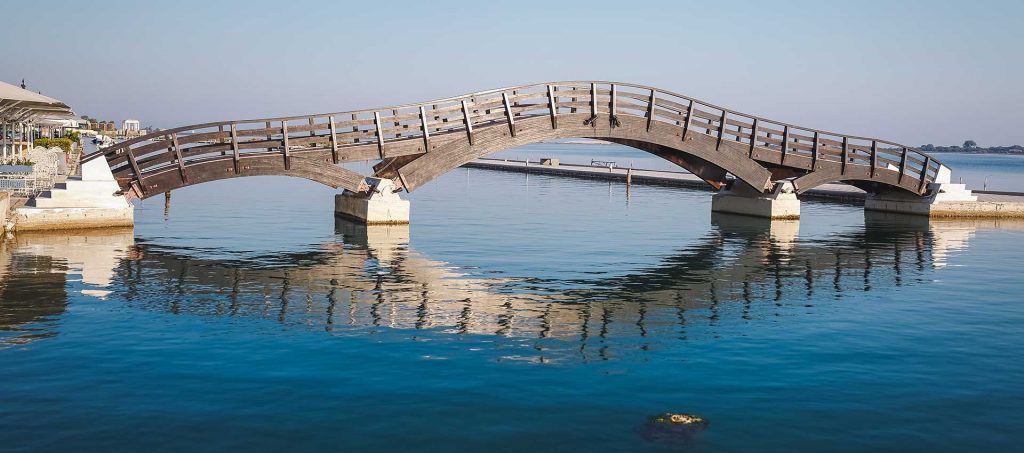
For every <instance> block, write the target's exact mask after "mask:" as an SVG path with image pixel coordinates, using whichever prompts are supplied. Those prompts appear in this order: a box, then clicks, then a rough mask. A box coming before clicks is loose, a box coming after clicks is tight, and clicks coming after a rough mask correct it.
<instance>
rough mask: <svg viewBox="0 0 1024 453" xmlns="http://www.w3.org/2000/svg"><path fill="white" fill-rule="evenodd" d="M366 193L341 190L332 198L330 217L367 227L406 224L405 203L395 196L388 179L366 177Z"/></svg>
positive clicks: (407, 219) (407, 205)
mask: <svg viewBox="0 0 1024 453" xmlns="http://www.w3.org/2000/svg"><path fill="white" fill-rule="evenodd" d="M367 182H368V183H369V184H370V190H369V191H368V192H367V193H365V194H364V193H354V192H350V191H347V190H346V191H345V192H344V193H342V194H338V195H335V196H334V214H335V215H336V216H340V217H343V218H347V219H350V220H354V221H357V222H360V223H365V224H367V225H401V224H407V223H409V200H403V199H402V198H401V197H399V196H398V192H397V191H396V190H395V185H394V183H393V182H392V181H391V180H390V179H376V178H367Z"/></svg>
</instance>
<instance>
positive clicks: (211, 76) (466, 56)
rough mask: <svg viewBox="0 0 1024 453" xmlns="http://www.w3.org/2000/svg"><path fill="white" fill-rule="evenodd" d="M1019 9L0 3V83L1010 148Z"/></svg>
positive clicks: (439, 0)
mask: <svg viewBox="0 0 1024 453" xmlns="http://www.w3.org/2000/svg"><path fill="white" fill-rule="evenodd" d="M1022 25H1024V1H1020V0H1015V1H972V2H966V1H963V2H943V1H898V0H890V1H878V2H872V1H856V2H831V1H830V2H821V1H808V2H801V1H788V2H775V3H769V2H756V1H750V2H747V1H727V0H716V1H706V0H705V1H698V2H687V1H681V0H676V1H665V2H662V1H621V0H620V1H616V2H603V1H597V0H592V1H586V2H581V1H575V2H557V1H554V0H548V1H527V0H515V1H506V2H490V1H479V0H477V1H474V2H449V1H443V0H432V1H409V2H406V1H400V0H391V1H387V2H382V1H363V2H342V1H324V0H320V1H315V2H307V1H299V0H291V1H285V2H282V1H274V2H269V1H259V0H249V1H238V2H231V1H210V0H206V1H173V2H172V1H165V2H139V1H133V2H121V1H102V2H83V1H73V2H72V1H68V2H64V1H48V2H45V6H43V3H41V2H25V1H19V2H13V1H11V2H8V1H7V0H4V2H3V4H2V5H0V49H3V50H0V55H2V58H0V80H3V81H6V82H8V83H13V84H20V83H21V79H22V78H24V79H25V80H26V82H27V84H28V86H29V88H30V89H32V90H33V91H41V92H42V93H43V94H45V95H48V96H51V97H55V98H57V99H60V100H62V101H65V102H66V103H68V104H69V105H71V106H72V108H74V109H75V111H76V112H77V113H78V114H85V115H89V116H91V117H96V118H100V119H109V120H115V121H117V122H118V123H120V121H121V120H123V119H125V118H135V119H139V120H141V121H142V123H143V125H144V126H149V125H151V126H156V127H163V128H169V127H175V126H182V125H187V124H194V123H200V122H206V121H219V120H231V119H244V118H259V117H265V116H284V115H303V114H312V113H320V112H331V111H344V110H356V109H364V108H374V107H386V106H388V105H393V104H402V103H410V102H418V101H426V100H430V99H436V98H442V97H448V96H455V95H459V94H465V93H470V92H475V91H481V90H486V89H491V88H498V87H503V86H509V85H520V84H527V83H535V82H549V81H558V80H613V81H621V82H632V83H639V84H644V85H650V86H655V87H658V88H662V89H665V90H669V91H674V92H677V93H682V94H685V95H688V96H692V97H695V98H697V99H702V100H704V101H707V102H711V103H715V104H718V105H722V106H725V107H727V108H730V109H733V110H736V111H740V112H745V113H749V114H755V115H759V116H762V117H767V118H772V119H776V120H779V121H785V122H790V123H795V124H799V125H802V126H806V127H811V128H817V129H825V130H831V131H836V132H841V133H848V134H855V135H862V136H874V137H878V138H882V139H886V140H893V141H897V142H900V143H906V144H910V145H921V144H926V143H934V144H936V145H940V144H941V145H949V144H960V143H963V141H964V140H967V139H973V140H975V141H977V142H978V144H979V145H981V146H996V145H1010V144H1022V143H1024V109H1022V104H1024V86H1022V85H1021V81H1022V80H1024V58H1022V57H1024V27H1022Z"/></svg>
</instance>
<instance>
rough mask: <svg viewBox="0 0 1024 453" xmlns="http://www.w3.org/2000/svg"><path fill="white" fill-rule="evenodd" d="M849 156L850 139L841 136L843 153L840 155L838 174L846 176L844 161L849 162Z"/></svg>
mask: <svg viewBox="0 0 1024 453" xmlns="http://www.w3.org/2000/svg"><path fill="white" fill-rule="evenodd" d="M849 154H850V138H849V137H846V136H843V152H842V154H841V156H842V159H843V162H842V165H840V167H839V174H841V175H845V174H846V161H848V160H850V157H849Z"/></svg>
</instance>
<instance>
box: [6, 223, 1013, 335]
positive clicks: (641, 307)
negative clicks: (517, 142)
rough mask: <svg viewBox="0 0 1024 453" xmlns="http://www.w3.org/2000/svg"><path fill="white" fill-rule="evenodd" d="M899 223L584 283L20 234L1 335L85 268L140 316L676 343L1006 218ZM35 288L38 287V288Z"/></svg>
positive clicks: (866, 276) (344, 248) (366, 248)
mask: <svg viewBox="0 0 1024 453" xmlns="http://www.w3.org/2000/svg"><path fill="white" fill-rule="evenodd" d="M905 221H906V219H903V218H900V219H899V220H897V221H895V222H890V221H888V220H887V218H885V217H882V218H874V217H869V218H868V222H867V225H866V227H865V228H864V229H862V230H856V231H851V232H847V233H845V234H840V235H835V236H829V238H828V239H827V240H825V241H815V242H803V241H798V240H797V238H796V233H797V231H796V224H795V223H786V222H773V223H771V224H770V227H769V228H765V226H764V225H757V224H756V222H757V221H756V220H752V219H748V218H737V217H732V216H716V217H715V218H714V219H713V223H714V228H713V229H712V230H711V231H710V232H709V233H708V234H707V235H706V236H705V237H703V238H702V239H701V240H700V241H698V242H697V243H695V244H691V245H689V246H687V247H686V248H684V249H680V250H679V251H678V252H677V253H675V254H672V255H669V256H667V257H665V258H663V259H662V260H661V261H660V263H659V264H657V265H655V266H652V267H649V268H646V269H640V270H637V271H635V272H631V273H628V274H626V275H621V276H617V277H611V278H602V279H600V280H593V281H585V280H579V281H557V280H544V279H537V278H529V279H519V278H490V277H478V276H473V275H467V274H465V273H463V272H460V271H459V270H458V269H457V268H456V267H453V266H449V265H447V264H446V263H441V262H437V261H434V260H431V259H428V258H426V257H423V256H421V255H419V254H418V253H416V252H415V251H413V250H411V249H410V248H409V246H408V243H409V237H408V227H407V226H389V227H384V226H381V227H373V228H366V227H364V226H356V225H353V224H350V223H347V222H342V221H339V223H338V225H337V229H338V232H339V233H340V236H341V237H342V238H343V242H338V243H328V244H325V245H322V246H319V247H317V249H316V250H314V251H310V252H301V253H293V254H290V255H275V256H273V257H266V259H264V258H260V257H257V258H255V259H247V260H229V259H224V260H218V259H204V258H196V257H192V256H188V255H183V254H180V253H178V252H176V251H173V250H163V249H161V248H160V247H158V246H150V245H145V244H143V245H137V246H132V245H131V244H132V236H131V233H130V231H129V232H127V233H123V234H113V235H111V234H108V235H106V236H77V237H75V236H72V237H67V236H63V237H60V239H54V238H55V237H54V236H41V235H19V236H18V237H17V238H16V239H15V240H14V241H13V242H9V243H8V244H7V245H6V246H5V248H4V249H3V256H2V257H0V258H2V259H0V262H2V263H3V264H2V266H5V267H10V268H12V269H10V270H6V271H5V270H4V269H0V274H2V275H5V276H4V279H3V282H2V283H0V295H2V296H3V297H2V300H3V301H5V302H3V303H2V304H0V331H2V330H15V331H23V333H25V334H26V335H27V336H45V332H43V333H39V332H31V331H30V330H31V329H35V327H31V326H30V324H29V323H31V322H32V321H37V320H42V319H48V318H52V317H54V316H59V315H60V314H61V313H63V311H64V309H65V306H66V304H67V294H66V291H68V289H66V285H65V284H63V282H62V280H63V279H64V276H63V275H62V274H64V273H66V272H68V273H72V274H81V275H82V277H83V279H82V280H83V281H82V283H81V284H80V285H81V286H83V287H84V288H85V289H84V290H83V292H87V293H88V294H91V295H95V296H106V295H107V294H108V292H112V293H113V294H114V295H115V297H116V298H118V299H124V300H126V302H127V304H128V305H129V306H132V307H137V308H143V309H146V310H156V311H164V312H171V313H185V314H192V315H213V316H240V317H253V318H266V319H275V320H277V321H280V322H283V323H289V324H301V325H315V326H321V327H323V328H325V329H326V330H328V331H332V330H336V329H342V328H343V327H342V326H352V327H351V328H357V329H358V328H370V329H373V328H377V327H389V328H396V329H440V330H443V331H446V332H452V333H472V334H487V335H490V334H497V335H505V336H511V337H517V338H556V339H562V340H569V341H574V339H575V340H578V341H579V342H580V345H581V347H582V348H584V350H585V349H586V347H587V346H588V345H594V344H597V346H596V347H597V348H599V349H600V348H603V347H606V346H608V342H610V341H612V340H613V339H614V338H616V337H629V338H638V337H651V338H655V337H665V338H677V337H686V336H687V335H688V329H689V328H691V327H694V326H701V325H705V326H706V325H708V324H714V323H717V322H719V321H720V320H729V319H733V318H742V319H757V318H760V317H764V316H773V315H775V314H781V313H785V312H786V311H787V310H789V309H791V308H796V309H799V310H806V309H807V307H806V306H805V305H806V304H807V303H808V302H807V301H808V300H809V299H811V297H812V296H813V297H816V298H819V299H820V297H819V296H820V295H821V294H822V293H825V294H831V295H833V296H834V297H837V298H839V297H842V296H843V295H844V294H847V293H850V292H861V291H872V290H885V289H886V288H889V287H891V286H902V285H913V284H916V283H918V282H920V281H922V280H924V279H928V277H927V275H928V274H929V273H930V272H933V271H934V269H936V268H939V267H942V266H944V265H945V262H946V260H947V259H948V254H949V253H950V252H951V251H955V250H957V249H959V248H961V247H964V246H965V245H966V243H967V241H968V240H969V239H970V237H971V236H972V235H973V234H974V231H975V230H976V229H977V228H979V227H988V226H995V227H1001V226H1002V225H1005V223H1002V224H999V223H995V222H988V223H979V222H967V223H949V222H935V221H934V220H933V221H931V223H930V224H929V223H928V222H924V223H922V224H921V225H920V226H919V227H907V226H906V224H905V223H904V222H905ZM767 222H768V221H765V223H767ZM83 244H86V245H90V247H82V245H83ZM26 270H28V272H26ZM71 280H74V279H69V281H71ZM43 287H45V288H50V289H49V290H48V291H49V292H38V291H36V289H37V288H43ZM54 288H56V289H54ZM58 292H59V293H60V294H58ZM345 328H350V327H345ZM26 329H27V330H26ZM40 329H42V330H43V331H45V327H41V328H40ZM604 352H607V351H606V350H605V351H604Z"/></svg>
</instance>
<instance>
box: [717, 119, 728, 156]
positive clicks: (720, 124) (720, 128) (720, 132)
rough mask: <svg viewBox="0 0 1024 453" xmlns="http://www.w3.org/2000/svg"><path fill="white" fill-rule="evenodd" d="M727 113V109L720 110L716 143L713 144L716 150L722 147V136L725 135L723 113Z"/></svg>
mask: <svg viewBox="0 0 1024 453" xmlns="http://www.w3.org/2000/svg"><path fill="white" fill-rule="evenodd" d="M727 113H728V110H722V118H720V119H719V120H718V143H717V144H716V145H715V150H716V151H717V150H718V149H719V148H721V147H722V137H723V136H724V135H725V115H726V114H727Z"/></svg>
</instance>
